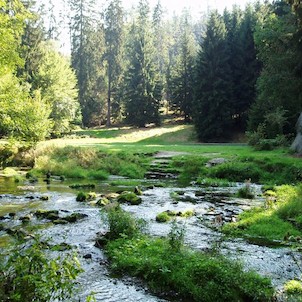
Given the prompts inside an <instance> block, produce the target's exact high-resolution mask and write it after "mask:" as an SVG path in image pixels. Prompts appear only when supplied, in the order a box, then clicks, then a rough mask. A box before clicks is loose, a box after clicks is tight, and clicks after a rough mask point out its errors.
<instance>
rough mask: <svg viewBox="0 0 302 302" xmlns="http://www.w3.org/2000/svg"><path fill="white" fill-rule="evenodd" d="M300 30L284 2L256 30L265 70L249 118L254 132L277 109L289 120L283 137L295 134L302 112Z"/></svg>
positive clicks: (275, 7) (250, 128)
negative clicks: (297, 44)
mask: <svg viewBox="0 0 302 302" xmlns="http://www.w3.org/2000/svg"><path fill="white" fill-rule="evenodd" d="M296 31H297V22H296V17H295V16H294V15H293V13H292V12H291V11H290V8H289V7H288V5H286V4H285V3H284V2H276V3H275V4H274V6H273V11H271V12H270V14H269V15H268V16H267V18H266V19H265V20H264V21H263V23H259V25H258V26H257V28H256V32H255V43H256V46H257V49H258V56H259V58H260V60H261V61H262V63H263V69H262V72H261V75H260V77H259V78H258V80H257V100H256V102H255V103H254V105H253V106H252V108H251V111H250V115H249V130H250V131H257V128H258V125H259V124H263V123H265V116H266V115H267V114H268V113H272V112H275V111H276V110H277V109H278V110H282V111H283V112H285V117H286V124H285V125H284V127H283V133H279V134H288V133H294V131H295V124H296V121H297V118H298V116H299V114H300V112H301V111H302V95H301V91H302V82H301V78H300V76H299V73H297V69H296V68H297V66H298V65H299V64H300V63H301V62H300V59H299V58H300V57H299V55H298V53H297V48H296V47H294V45H293V44H292V37H293V34H294V33H295V32H296ZM266 132H267V131H266ZM266 135H268V133H266ZM269 138H274V137H269Z"/></svg>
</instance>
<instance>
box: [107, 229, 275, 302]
mask: <svg viewBox="0 0 302 302" xmlns="http://www.w3.org/2000/svg"><path fill="white" fill-rule="evenodd" d="M172 236H173V238H174V239H175V240H173V244H176V245H175V246H173V248H171V245H170V244H169V240H165V239H160V238H149V237H139V238H133V239H131V240H129V239H124V238H120V239H118V240H114V241H110V242H108V243H107V245H106V252H107V254H108V256H109V259H110V261H111V267H112V269H113V270H114V271H115V272H118V273H127V274H128V275H129V274H130V275H132V276H136V277H140V278H141V279H143V280H145V281H146V282H147V283H148V284H149V286H150V287H151V289H153V290H154V291H159V292H170V291H171V292H175V293H176V294H177V297H178V299H179V298H182V299H185V300H189V301H205V302H212V301H253V300H255V301H270V300H271V299H272V296H273V289H272V286H271V284H270V281H269V280H268V279H265V278H262V277H260V276H259V275H257V274H256V273H254V272H244V271H243V270H242V267H241V266H240V265H239V264H238V263H236V262H231V261H228V260H226V259H225V258H223V257H222V256H213V255H211V254H207V253H199V252H193V251H192V250H190V249H181V250H179V247H180V243H181V241H182V240H181V237H182V235H180V236H179V234H173V235H172ZM179 240H180V241H179ZM173 244H172V245H173Z"/></svg>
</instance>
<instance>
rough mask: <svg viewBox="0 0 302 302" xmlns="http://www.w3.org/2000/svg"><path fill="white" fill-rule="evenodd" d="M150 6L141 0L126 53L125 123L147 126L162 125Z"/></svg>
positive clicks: (144, 0)
mask: <svg viewBox="0 0 302 302" xmlns="http://www.w3.org/2000/svg"><path fill="white" fill-rule="evenodd" d="M149 11H150V10H149V5H148V2H147V1H146V0H141V1H140V2H139V5H138V17H137V19H135V20H133V24H132V26H131V29H130V31H129V41H128V45H127V53H128V59H129V64H128V68H127V70H126V74H125V85H126V87H125V91H126V95H125V110H126V121H127V122H128V123H130V124H133V125H136V126H139V127H144V126H145V125H146V124H147V123H156V124H159V123H160V118H159V111H158V110H159V103H160V97H161V87H160V85H159V74H158V70H157V69H156V64H155V63H154V46H153V38H152V33H151V30H150V20H149Z"/></svg>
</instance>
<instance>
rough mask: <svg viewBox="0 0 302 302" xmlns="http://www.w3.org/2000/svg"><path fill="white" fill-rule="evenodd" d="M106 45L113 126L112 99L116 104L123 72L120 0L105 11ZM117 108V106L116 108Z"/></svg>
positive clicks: (122, 17)
mask: <svg viewBox="0 0 302 302" xmlns="http://www.w3.org/2000/svg"><path fill="white" fill-rule="evenodd" d="M104 19H105V43H106V54H105V58H106V61H107V85H108V88H107V121H106V125H107V127H109V126H110V125H111V107H112V98H113V99H114V101H115V102H116V101H117V100H116V99H117V96H116V93H117V90H118V89H119V85H120V82H121V76H122V71H123V44H124V20H123V19H124V13H123V9H122V5H121V1H120V0H112V1H110V3H109V5H108V7H107V8H106V10H105V18H104ZM115 107H116V106H115Z"/></svg>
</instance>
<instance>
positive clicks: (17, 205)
mask: <svg viewBox="0 0 302 302" xmlns="http://www.w3.org/2000/svg"><path fill="white" fill-rule="evenodd" d="M71 183H78V182H77V181H72V182H71V181H64V182H60V181H57V180H52V181H51V183H50V184H46V183H45V182H44V181H43V180H40V181H39V182H38V183H35V184H29V183H25V184H15V183H14V182H12V181H11V180H8V179H3V178H0V194H1V195H0V215H1V216H4V219H3V220H1V221H0V223H1V224H4V225H5V227H9V228H13V227H17V226H22V222H21V221H20V220H19V218H20V217H22V216H24V215H27V214H30V212H32V211H34V210H37V209H47V210H52V209H56V210H59V212H60V216H65V215H70V214H71V213H74V212H77V213H82V214H86V215H87V217H86V218H84V219H83V220H80V221H78V222H76V223H69V224H66V225H53V224H47V227H43V228H42V229H41V230H40V231H39V232H40V233H41V234H42V236H43V237H45V238H51V240H52V242H53V243H62V242H65V243H68V244H70V245H72V246H74V247H75V248H76V249H77V251H78V254H79V258H80V261H81V263H82V266H83V268H84V270H85V272H84V273H82V274H81V276H80V277H79V283H80V285H81V289H80V293H79V295H78V297H77V299H76V301H85V297H86V296H87V295H89V294H90V293H91V292H94V293H95V298H96V300H97V301H110V302H111V301H112V302H113V301H116V302H118V301H146V302H148V301H150V302H151V301H164V300H163V299H160V298H157V297H155V296H153V295H151V294H150V293H149V292H148V290H147V289H146V288H144V287H143V286H141V285H138V283H137V282H135V281H132V280H131V279H123V280H119V279H115V278H113V277H111V276H110V274H109V272H108V269H107V264H106V258H105V256H104V254H103V252H102V250H100V249H98V248H96V247H95V246H94V243H95V238H96V233H97V232H99V231H105V227H106V226H105V225H104V223H103V222H102V220H101V217H100V216H101V215H100V209H99V208H98V207H96V206H94V205H91V204H89V203H82V202H76V193H77V192H78V191H79V190H73V189H70V188H69V187H68V185H70V184H71ZM96 185H97V186H96V189H93V191H96V192H99V193H108V192H114V191H118V190H121V189H125V187H112V186H109V185H108V183H107V182H102V183H97V184H96ZM146 186H147V184H146ZM238 186H240V184H236V185H235V186H234V187H231V188H216V189H211V190H210V191H206V192H205V189H202V188H197V187H188V188H185V189H183V188H181V189H180V188H176V187H173V186H172V185H171V184H170V187H167V188H153V189H147V190H145V191H144V194H143V196H142V199H143V202H142V204H140V205H138V206H129V205H123V208H124V209H125V210H127V211H129V212H131V213H133V214H134V215H135V216H137V217H140V218H144V219H145V220H146V221H148V223H149V232H150V233H151V234H152V235H156V236H165V235H167V234H168V232H169V230H170V224H169V223H158V222H156V221H155V217H156V215H157V214H158V213H160V212H163V211H166V210H173V211H176V212H179V211H185V210H189V209H190V210H194V212H195V215H194V216H193V217H191V218H188V219H184V218H177V222H178V223H179V224H182V225H184V226H185V228H186V237H185V241H186V243H187V244H188V245H190V246H192V247H193V248H195V249H198V250H206V249H209V248H213V246H216V247H218V248H219V249H220V250H221V252H222V253H223V254H225V255H227V256H228V257H230V258H231V259H236V260H239V261H241V262H242V263H243V264H244V267H245V268H246V269H254V270H256V271H257V272H258V273H259V274H261V275H263V276H267V277H270V278H271V279H272V282H273V285H274V286H275V287H276V288H277V289H280V288H281V287H282V285H283V283H284V282H285V281H287V280H289V279H293V278H298V277H300V275H301V271H300V269H299V265H301V263H302V257H301V253H298V252H293V251H292V250H291V249H289V248H278V249H276V248H275V249H273V248H269V247H265V246H259V245H255V244H249V243H247V242H246V241H245V240H242V239H236V240H229V239H225V238H224V237H223V235H222V234H221V233H220V232H219V231H218V230H219V228H218V225H219V224H220V221H216V219H217V217H218V216H222V217H224V219H232V217H236V215H237V214H238V213H240V212H241V211H243V210H244V209H247V208H249V207H251V206H253V205H259V204H261V203H263V200H262V199H261V198H258V199H257V200H256V201H250V200H249V201H247V200H239V199H234V198H231V197H227V196H224V195H226V194H225V193H228V192H232V191H233V192H235V191H236V190H238ZM28 189H30V190H33V191H28ZM254 189H255V190H256V191H257V190H258V191H259V187H256V186H255V187H254ZM181 191H182V192H181ZM200 191H204V192H203V193H205V194H203V193H202V192H200ZM175 192H179V193H180V194H181V195H179V200H178V201H175V199H174V198H172V197H171V196H172V195H173V194H174V193H175ZM196 192H197V193H196ZM201 193H202V194H201ZM41 195H47V196H49V200H48V201H41V200H40V199H39V197H40V196H41ZM174 195H175V194H174ZM1 209H2V212H1ZM3 209H6V210H5V211H6V212H5V213H3ZM9 212H15V213H16V216H15V217H14V218H10V217H8V215H7V214H8V213H9ZM30 223H31V224H33V225H39V224H43V223H45V221H43V220H42V221H41V220H38V219H36V218H35V217H34V216H33V217H32V220H31V222H30ZM1 236H2V240H3V238H5V237H7V236H8V235H6V234H5V233H4V232H3V231H2V232H0V237H1ZM4 242H5V241H4ZM84 256H85V257H87V256H88V257H89V258H90V259H85V258H84Z"/></svg>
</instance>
